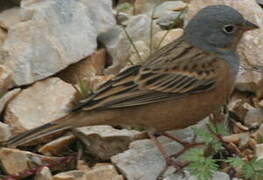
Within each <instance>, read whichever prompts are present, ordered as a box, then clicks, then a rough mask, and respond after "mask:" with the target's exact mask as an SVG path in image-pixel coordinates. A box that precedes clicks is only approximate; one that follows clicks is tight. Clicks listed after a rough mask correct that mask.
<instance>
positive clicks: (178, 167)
mask: <svg viewBox="0 0 263 180" xmlns="http://www.w3.org/2000/svg"><path fill="white" fill-rule="evenodd" d="M148 135H149V137H150V138H151V140H152V141H153V143H154V144H155V145H156V146H157V148H158V150H159V151H160V153H161V155H162V156H163V158H164V159H165V167H164V168H163V169H162V171H161V172H160V174H159V175H158V177H157V179H158V180H161V179H163V175H164V173H165V172H166V171H167V169H168V168H169V167H170V166H172V167H174V168H175V169H176V173H178V172H180V173H183V171H182V170H183V168H184V167H186V166H187V165H188V163H182V162H176V161H174V160H173V157H174V155H172V156H170V155H168V154H167V152H166V151H165V149H164V147H163V146H162V144H161V143H160V142H159V141H158V140H157V139H156V137H155V136H154V133H152V132H148ZM181 143H183V144H184V147H185V148H184V149H189V148H191V147H192V146H195V145H197V143H196V144H192V143H186V142H182V141H181ZM198 145H199V143H198ZM185 151H186V150H185ZM180 152H181V151H180ZM182 153H183V152H181V154H182ZM181 154H180V155H181ZM180 155H178V156H180ZM178 156H177V157H178Z"/></svg>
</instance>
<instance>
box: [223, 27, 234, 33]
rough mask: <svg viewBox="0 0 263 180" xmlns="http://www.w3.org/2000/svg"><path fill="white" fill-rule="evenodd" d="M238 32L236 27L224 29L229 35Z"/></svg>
mask: <svg viewBox="0 0 263 180" xmlns="http://www.w3.org/2000/svg"><path fill="white" fill-rule="evenodd" d="M235 30H236V27H235V26H234V25H225V26H224V27H223V31H224V32H225V33H227V34H232V33H234V32H235Z"/></svg>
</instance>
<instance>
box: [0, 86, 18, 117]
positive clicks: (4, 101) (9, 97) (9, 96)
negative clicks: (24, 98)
mask: <svg viewBox="0 0 263 180" xmlns="http://www.w3.org/2000/svg"><path fill="white" fill-rule="evenodd" d="M20 91H21V89H20V88H16V89H13V90H11V91H8V92H7V93H6V94H5V95H3V96H2V97H1V99H0V113H2V112H3V110H4V109H5V107H6V105H7V104H8V103H9V101H11V100H12V99H13V98H14V97H15V96H16V95H18V93H20Z"/></svg>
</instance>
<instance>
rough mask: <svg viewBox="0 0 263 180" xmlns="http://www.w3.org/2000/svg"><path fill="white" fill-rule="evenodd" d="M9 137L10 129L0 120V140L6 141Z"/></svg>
mask: <svg viewBox="0 0 263 180" xmlns="http://www.w3.org/2000/svg"><path fill="white" fill-rule="evenodd" d="M10 137H11V129H10V128H9V126H8V124H5V123H2V122H0V142H3V141H6V140H7V139H8V138H10Z"/></svg>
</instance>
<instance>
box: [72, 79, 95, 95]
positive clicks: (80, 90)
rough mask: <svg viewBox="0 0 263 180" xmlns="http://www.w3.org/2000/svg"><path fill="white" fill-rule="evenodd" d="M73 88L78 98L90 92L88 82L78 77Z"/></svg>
mask: <svg viewBox="0 0 263 180" xmlns="http://www.w3.org/2000/svg"><path fill="white" fill-rule="evenodd" d="M74 88H75V89H76V90H77V96H78V97H79V99H85V98H87V97H88V96H89V95H90V94H91V93H92V89H91V88H90V86H89V83H88V82H87V81H86V80H83V79H79V78H78V77H77V85H75V86H74Z"/></svg>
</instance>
